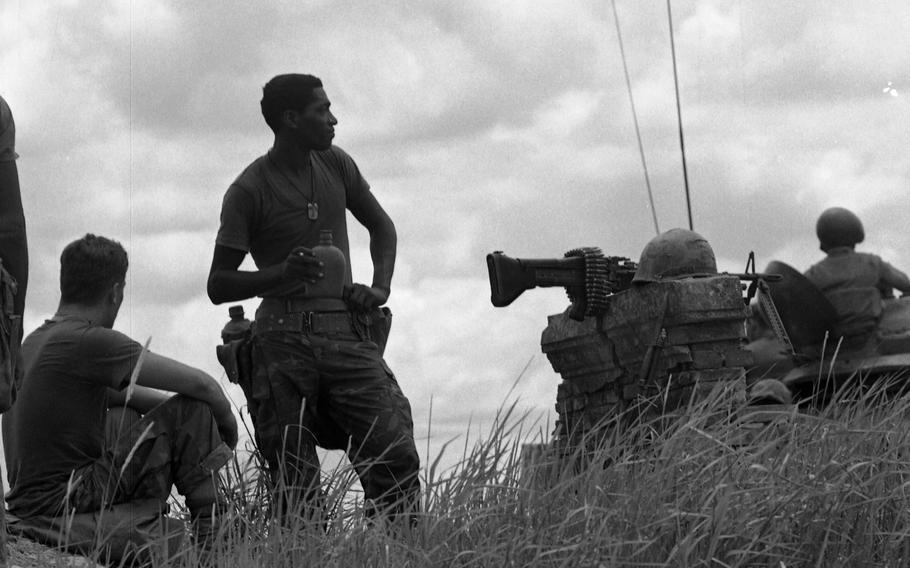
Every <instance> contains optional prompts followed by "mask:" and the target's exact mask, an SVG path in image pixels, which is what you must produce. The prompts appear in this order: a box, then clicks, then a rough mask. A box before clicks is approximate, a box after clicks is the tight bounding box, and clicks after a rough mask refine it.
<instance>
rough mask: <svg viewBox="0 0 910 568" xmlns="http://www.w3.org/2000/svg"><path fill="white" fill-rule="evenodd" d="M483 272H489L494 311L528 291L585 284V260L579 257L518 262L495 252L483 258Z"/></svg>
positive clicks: (517, 259)
mask: <svg viewBox="0 0 910 568" xmlns="http://www.w3.org/2000/svg"><path fill="white" fill-rule="evenodd" d="M487 269H488V270H489V273H490V291H491V297H490V300H491V301H492V302H493V305H494V306H496V307H497V308H502V307H504V306H508V305H509V304H511V303H512V302H514V301H515V299H516V298H517V297H518V296H520V295H521V294H522V292H524V291H525V290H530V289H531V288H537V287H553V286H562V287H564V288H569V287H575V286H584V284H585V259H584V258H583V257H581V256H570V257H566V258H546V259H521V258H511V257H509V256H506V255H505V254H503V253H502V251H496V252H493V253H490V254H488V255H487Z"/></svg>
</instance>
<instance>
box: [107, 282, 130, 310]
mask: <svg viewBox="0 0 910 568" xmlns="http://www.w3.org/2000/svg"><path fill="white" fill-rule="evenodd" d="M125 286H126V281H123V282H114V283H113V284H112V285H111V289H110V292H108V298H109V299H110V302H111V303H112V304H114V305H115V306H119V305H120V304H121V303H123V294H124V290H123V289H124V287H125Z"/></svg>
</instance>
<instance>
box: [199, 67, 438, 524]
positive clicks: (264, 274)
mask: <svg viewBox="0 0 910 568" xmlns="http://www.w3.org/2000/svg"><path fill="white" fill-rule="evenodd" d="M330 104H331V103H330V102H329V99H328V97H327V96H326V93H325V90H323V87H322V82H321V81H320V80H319V79H318V78H316V77H313V76H311V75H299V74H289V75H279V76H277V77H274V78H273V79H272V80H270V81H269V82H268V83H267V84H266V85H265V87H263V94H262V101H261V107H262V115H263V117H264V118H265V122H266V124H268V126H269V127H270V128H271V129H272V131H273V132H274V144H273V145H272V148H271V149H270V150H269V151H268V152H267V153H266V154H265V155H264V156H261V157H259V158H257V159H256V160H254V161H253V163H252V164H250V165H249V166H248V167H247V168H246V169H245V170H244V171H243V173H241V174H240V176H239V177H238V178H237V179H236V180H235V181H234V183H233V184H231V186H230V187H229V188H228V190H227V193H226V194H225V196H224V201H223V204H222V210H221V227H220V229H219V231H218V236H217V239H216V244H215V251H214V257H213V259H212V268H211V272H210V274H209V281H208V294H209V298H211V300H212V302H214V303H215V304H220V303H222V302H229V301H237V300H244V299H247V298H251V297H254V296H261V297H262V298H263V300H262V302H261V304H260V305H259V308H258V310H257V311H256V320H255V322H254V324H253V339H252V344H253V367H254V369H253V373H252V384H251V386H250V388H248V389H245V392H246V394H247V402H248V406H249V410H250V415H251V417H252V419H253V425H254V427H255V429H256V440H257V443H258V446H259V450H260V451H261V453H262V454H263V455H264V456H265V458H266V460H267V462H268V468H269V472H270V476H271V479H272V480H273V482H275V484H276V487H278V488H279V489H280V492H279V507H280V510H281V511H282V513H283V514H285V515H289V514H293V513H304V512H306V514H307V515H318V514H319V511H320V509H321V504H320V503H321V501H320V496H321V489H320V483H321V482H320V469H319V460H318V457H317V455H316V448H315V446H316V445H317V444H319V445H321V446H323V447H326V446H331V447H337V448H347V451H348V457H349V458H350V460H351V463H352V464H353V465H354V467H355V469H356V470H357V473H358V475H359V477H360V481H361V483H362V485H363V490H364V497H365V500H366V504H367V512H368V514H373V513H376V512H382V511H385V512H387V513H390V514H393V515H395V514H399V513H405V512H409V511H413V510H415V508H416V506H417V498H418V494H419V491H420V483H419V480H418V471H419V458H418V455H417V450H416V447H415V445H414V432H413V422H412V419H411V409H410V405H409V403H408V400H407V398H405V396H404V394H403V393H402V391H401V389H400V388H399V386H398V383H397V382H396V380H395V377H394V375H393V374H392V372H391V370H390V369H389V367H388V365H387V364H386V363H385V361H384V360H383V358H382V352H381V348H380V347H379V345H378V344H377V342H378V343H383V341H384V338H381V337H377V334H376V331H377V329H376V327H377V326H376V325H375V324H376V323H377V322H382V321H385V318H384V312H383V311H382V310H380V309H379V306H382V305H383V304H385V302H386V301H387V300H388V297H389V292H390V286H391V281H392V272H393V269H394V265H395V251H396V239H397V237H396V233H395V226H394V224H393V223H392V220H391V219H390V218H389V216H388V215H387V214H386V212H385V211H384V210H383V208H382V207H381V206H380V205H379V202H378V201H377V200H376V198H375V197H374V195H373V193H372V192H371V191H370V186H369V184H368V183H367V182H366V180H365V179H364V178H363V176H362V175H361V174H360V171H359V170H358V168H357V165H356V164H355V163H354V161H353V160H352V159H351V157H350V156H348V154H347V153H345V152H344V151H343V150H342V149H341V148H338V147H337V146H333V145H332V138H334V136H335V125H336V124H337V123H338V121H337V120H336V118H335V116H334V115H333V114H332V112H331V110H330V108H329V107H330ZM346 209H347V210H350V211H351V213H352V214H353V215H354V217H355V218H356V219H357V220H358V221H359V222H360V223H361V224H362V225H363V226H364V227H366V228H367V230H368V231H369V233H370V254H371V257H372V261H373V280H372V284H371V285H369V286H367V285H365V284H355V283H353V279H352V275H351V263H350V254H349V247H348V234H347V225H346V213H345V210H346ZM325 231H330V232H331V234H332V236H333V238H334V241H333V243H334V245H335V246H336V247H337V248H338V249H340V250H341V251H342V252H343V253H344V259H345V260H344V262H343V263H342V264H341V266H340V267H338V268H335V269H334V270H333V268H332V266H331V263H329V262H328V261H326V262H323V260H321V257H318V256H317V254H316V253H315V252H314V250H313V249H314V247H317V245H318V244H319V241H320V232H323V233H325ZM247 253H249V254H250V255H251V256H252V257H253V260H254V261H255V263H256V267H257V270H255V271H241V270H239V267H240V264H241V262H242V261H243V259H244V257H245V256H246V254H247ZM339 272H343V274H338V273H339ZM335 279H338V280H339V286H338V287H337V288H335V289H334V290H327V287H326V286H324V284H325V283H326V281H329V280H335ZM342 290H343V291H342ZM329 438H333V439H334V442H333V443H328V442H327V440H328V439H329ZM339 440H340V441H339Z"/></svg>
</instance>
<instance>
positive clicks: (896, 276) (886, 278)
mask: <svg viewBox="0 0 910 568" xmlns="http://www.w3.org/2000/svg"><path fill="white" fill-rule="evenodd" d="M881 282H882V283H883V284H885V285H886V286H888V287H891V288H897V289H898V290H900V291H901V292H903V293H904V294H907V293H910V278H908V277H907V275H906V274H904V273H903V272H902V271H900V270H898V269H896V268H894V267H893V266H891V265H890V264H889V263H887V262H885V261H884V260H883V261H882V276H881Z"/></svg>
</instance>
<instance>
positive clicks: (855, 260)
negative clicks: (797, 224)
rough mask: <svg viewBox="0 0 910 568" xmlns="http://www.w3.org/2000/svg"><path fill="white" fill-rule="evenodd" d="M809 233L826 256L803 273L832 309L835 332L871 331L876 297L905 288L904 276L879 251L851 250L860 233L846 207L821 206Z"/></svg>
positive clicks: (878, 308) (908, 283)
mask: <svg viewBox="0 0 910 568" xmlns="http://www.w3.org/2000/svg"><path fill="white" fill-rule="evenodd" d="M815 233H816V234H817V235H818V240H819V248H821V249H822V250H823V251H825V252H826V253H827V255H828V256H827V257H826V258H824V259H823V260H821V261H820V262H818V263H816V264H814V265H813V266H812V267H811V268H809V270H807V271H806V278H808V279H809V281H811V282H812V283H813V284H815V286H816V287H818V289H819V290H821V291H822V293H824V294H825V296H826V297H827V298H828V300H829V301H830V302H831V303H832V304H833V305H834V308H835V309H836V310H837V315H838V329H837V331H838V332H839V334H840V335H842V336H853V335H863V334H865V333H868V332H870V331H872V330H873V329H875V326H876V325H877V324H878V321H879V318H880V317H881V314H882V299H883V298H891V297H893V293H894V292H893V290H894V288H897V289H898V290H900V291H901V292H904V293H908V292H910V279H908V278H907V275H906V274H904V273H903V272H901V271H900V270H898V269H896V268H894V267H893V266H891V265H890V264H888V263H887V262H885V261H884V260H882V259H881V257H879V256H877V255H874V254H869V253H864V252H856V251H855V250H854V247H855V246H856V245H857V243H861V242H863V239H864V238H865V236H866V235H865V231H864V230H863V223H862V221H860V220H859V217H857V216H856V215H855V214H854V213H853V212H852V211H850V210H848V209H844V208H843V207H831V208H829V209H826V210H825V211H824V212H822V214H821V216H819V218H818V222H817V223H816V225H815Z"/></svg>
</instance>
